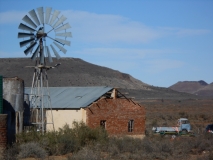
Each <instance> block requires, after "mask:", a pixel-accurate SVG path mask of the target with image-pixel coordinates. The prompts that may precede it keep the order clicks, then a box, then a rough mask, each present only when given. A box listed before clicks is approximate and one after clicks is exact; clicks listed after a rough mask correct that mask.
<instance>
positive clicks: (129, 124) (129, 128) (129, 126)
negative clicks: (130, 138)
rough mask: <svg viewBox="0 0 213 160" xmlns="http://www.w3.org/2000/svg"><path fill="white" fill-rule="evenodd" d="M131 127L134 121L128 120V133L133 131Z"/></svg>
mask: <svg viewBox="0 0 213 160" xmlns="http://www.w3.org/2000/svg"><path fill="white" fill-rule="evenodd" d="M133 126H134V120H130V121H129V122H128V132H132V131H133Z"/></svg>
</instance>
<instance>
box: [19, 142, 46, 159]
mask: <svg viewBox="0 0 213 160" xmlns="http://www.w3.org/2000/svg"><path fill="white" fill-rule="evenodd" d="M46 156H47V153H46V151H45V150H44V149H43V148H42V147H40V145H39V144H38V143H36V142H29V143H25V144H21V145H20V152H19V154H18V158H27V157H34V158H42V159H44V158H45V157H46Z"/></svg>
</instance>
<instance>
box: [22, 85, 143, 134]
mask: <svg viewBox="0 0 213 160" xmlns="http://www.w3.org/2000/svg"><path fill="white" fill-rule="evenodd" d="M30 90H31V88H29V87H25V94H30ZM49 93H50V97H51V107H45V106H46V104H44V108H45V111H46V112H45V114H44V115H45V119H46V130H52V129H53V128H52V124H51V122H52V120H53V123H54V127H55V129H56V130H58V129H59V128H62V127H63V125H65V124H68V125H69V126H71V127H72V123H73V121H83V122H85V124H86V125H88V126H89V127H91V128H96V127H99V126H101V127H103V128H104V129H106V130H107V132H108V133H109V134H110V135H134V136H140V135H143V134H145V108H144V107H143V106H141V105H140V104H138V103H136V102H134V101H133V100H132V99H130V98H127V97H126V96H125V95H124V94H122V93H121V92H120V91H119V89H116V88H112V87H108V86H100V87H49ZM32 110H33V112H34V113H35V108H34V109H32V108H31V111H32ZM31 115H33V114H31ZM48 115H52V116H48ZM31 119H32V117H31Z"/></svg>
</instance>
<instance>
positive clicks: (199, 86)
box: [169, 80, 213, 97]
mask: <svg viewBox="0 0 213 160" xmlns="http://www.w3.org/2000/svg"><path fill="white" fill-rule="evenodd" d="M169 88H170V89H172V90H175V91H178V92H186V93H191V94H195V95H199V96H204V97H206V96H213V83H211V84H208V83H206V82H205V81H203V80H201V81H182V82H178V83H176V84H174V85H172V86H170V87H169Z"/></svg>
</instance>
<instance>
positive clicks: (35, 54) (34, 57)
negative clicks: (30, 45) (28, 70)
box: [31, 45, 40, 60]
mask: <svg viewBox="0 0 213 160" xmlns="http://www.w3.org/2000/svg"><path fill="white" fill-rule="evenodd" d="M39 47H40V46H39V45H38V47H37V48H36V50H35V52H34V53H33V55H32V57H31V59H32V60H35V59H36V57H37V55H38V52H39Z"/></svg>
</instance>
